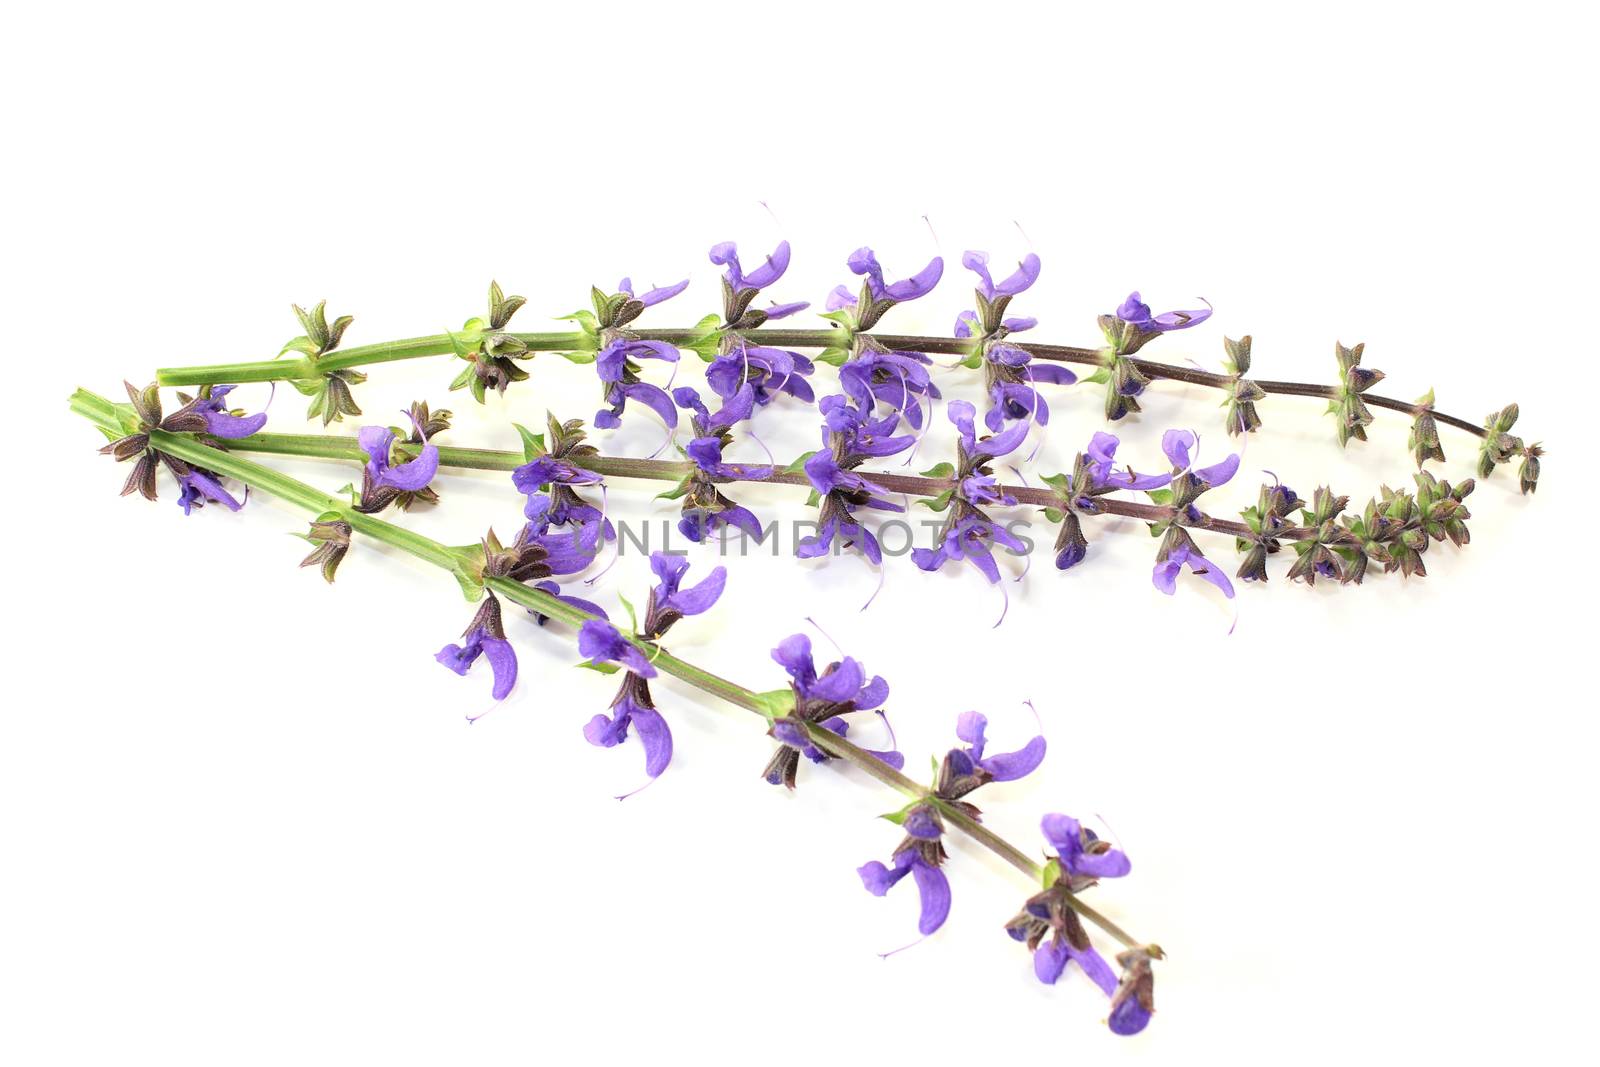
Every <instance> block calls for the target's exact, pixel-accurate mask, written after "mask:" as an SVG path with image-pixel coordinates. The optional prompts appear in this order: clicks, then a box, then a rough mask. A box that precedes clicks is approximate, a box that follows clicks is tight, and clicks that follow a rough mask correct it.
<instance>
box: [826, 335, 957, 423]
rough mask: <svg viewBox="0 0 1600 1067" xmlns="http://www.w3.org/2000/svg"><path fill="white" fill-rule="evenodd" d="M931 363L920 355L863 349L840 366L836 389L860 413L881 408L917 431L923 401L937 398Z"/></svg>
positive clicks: (937, 392) (937, 393)
mask: <svg viewBox="0 0 1600 1067" xmlns="http://www.w3.org/2000/svg"><path fill="white" fill-rule="evenodd" d="M932 363H933V360H931V359H929V358H928V357H927V356H925V355H923V354H922V353H921V352H901V351H896V352H890V351H886V350H882V349H876V348H867V349H863V350H862V351H861V352H859V353H857V354H856V355H854V356H852V357H851V358H850V359H849V360H847V361H846V362H845V363H844V364H843V365H842V366H840V368H839V388H841V389H842V390H844V394H845V395H846V396H848V397H849V398H850V399H851V400H852V401H853V402H854V403H855V405H856V406H857V407H858V408H860V409H861V410H862V411H863V412H872V411H874V410H875V409H876V406H877V405H878V404H883V405H884V406H885V407H887V408H889V409H891V410H893V411H897V412H899V413H900V414H901V415H902V416H903V417H904V418H905V420H906V425H908V426H910V427H911V428H912V429H913V430H920V429H921V428H922V422H923V413H922V405H923V403H924V401H927V402H930V403H931V402H932V401H934V400H938V399H939V397H940V393H939V387H938V386H936V385H934V384H933V378H932V376H931V375H929V373H928V367H929V366H930V365H931V364H932Z"/></svg>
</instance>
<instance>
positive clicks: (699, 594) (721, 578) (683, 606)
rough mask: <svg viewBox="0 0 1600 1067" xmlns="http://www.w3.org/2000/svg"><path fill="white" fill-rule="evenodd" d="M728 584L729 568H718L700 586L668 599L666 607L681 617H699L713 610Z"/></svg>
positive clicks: (681, 591)
mask: <svg viewBox="0 0 1600 1067" xmlns="http://www.w3.org/2000/svg"><path fill="white" fill-rule="evenodd" d="M727 584H728V568H726V567H716V568H714V569H713V570H712V571H711V573H710V574H708V575H706V577H705V579H704V580H702V581H701V582H700V583H699V584H697V585H692V586H690V587H689V588H688V589H683V590H680V591H678V592H676V593H673V594H672V595H671V596H669V597H667V599H666V606H667V607H670V608H673V609H674V610H676V611H677V612H678V614H680V615H699V614H701V613H703V612H706V611H709V610H711V606H712V605H713V604H715V603H716V602H717V600H718V598H720V597H721V596H722V590H723V588H724V587H725V586H726V585H727Z"/></svg>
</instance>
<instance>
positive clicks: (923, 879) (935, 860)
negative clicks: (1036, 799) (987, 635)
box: [856, 711, 1045, 936]
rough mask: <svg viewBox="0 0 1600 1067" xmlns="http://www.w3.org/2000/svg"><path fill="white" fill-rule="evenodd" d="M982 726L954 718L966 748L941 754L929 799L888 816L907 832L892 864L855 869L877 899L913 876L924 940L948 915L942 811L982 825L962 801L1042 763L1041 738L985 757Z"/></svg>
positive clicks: (977, 717)
mask: <svg viewBox="0 0 1600 1067" xmlns="http://www.w3.org/2000/svg"><path fill="white" fill-rule="evenodd" d="M987 726H988V719H986V718H985V717H984V716H983V715H981V714H979V713H978V712H976V711H969V712H965V713H964V714H962V715H961V717H960V718H958V719H957V720H956V736H957V737H959V738H960V739H961V740H962V741H965V742H967V747H965V748H952V749H950V750H949V751H948V752H946V753H945V757H944V759H943V760H942V761H941V762H940V764H939V770H938V773H937V775H936V776H935V779H934V785H933V790H932V792H931V794H930V796H929V799H927V800H920V801H916V802H914V803H912V804H911V805H909V806H908V807H907V808H905V810H903V811H901V812H900V813H899V814H898V815H896V816H891V817H890V818H891V820H892V821H894V822H895V823H897V824H898V825H899V826H900V828H901V829H902V830H904V831H905V834H906V836H905V838H904V839H903V840H901V842H900V844H899V845H897V846H896V847H895V850H894V852H893V853H892V854H891V856H890V862H891V863H892V864H893V866H892V867H889V866H885V865H884V864H882V863H880V862H878V861H877V860H873V861H871V862H870V863H866V864H864V865H862V866H861V867H859V868H857V870H856V873H857V874H858V875H860V876H861V884H862V885H863V886H864V887H865V888H866V890H867V892H869V893H871V894H872V895H873V896H878V897H881V896H883V895H884V894H885V893H887V892H888V891H889V890H890V889H891V888H893V887H894V886H895V884H896V883H898V882H899V881H900V880H901V879H902V878H904V877H905V876H906V875H907V874H910V875H912V876H913V877H914V878H915V879H916V882H917V889H918V891H919V892H920V894H921V897H922V914H921V918H920V919H919V921H918V923H917V930H918V932H920V933H921V934H922V935H923V936H927V935H928V934H931V933H933V932H934V931H935V930H937V929H939V927H940V926H941V925H943V923H944V920H945V917H946V916H947V915H949V913H950V883H949V882H948V881H947V880H946V878H945V876H944V872H943V871H941V870H940V869H939V868H940V867H941V866H942V865H943V864H944V862H945V860H946V859H947V858H948V857H947V856H946V854H945V850H944V844H943V836H944V815H943V814H942V812H943V811H945V810H949V811H955V812H960V813H961V814H962V815H964V816H966V817H968V818H970V819H972V820H973V821H975V822H981V821H982V819H983V812H982V811H980V810H979V809H978V808H977V806H976V805H974V804H973V803H972V802H971V801H969V800H967V799H966V798H967V797H968V796H970V795H971V794H972V793H973V792H974V791H976V790H977V789H980V788H981V787H983V786H984V785H986V784H988V783H989V782H1010V781H1015V780H1016V779H1018V778H1022V777H1024V776H1025V775H1028V774H1031V773H1032V772H1033V771H1034V770H1035V769H1037V768H1038V766H1039V764H1040V763H1041V762H1043V760H1044V753H1045V741H1044V738H1043V737H1035V738H1033V740H1031V741H1029V742H1028V744H1027V745H1025V746H1023V748H1021V749H1019V750H1018V751H1016V752H1007V753H1003V754H1000V755H994V756H987V757H986V756H985V755H984V749H985V740H984V731H985V729H986V728H987Z"/></svg>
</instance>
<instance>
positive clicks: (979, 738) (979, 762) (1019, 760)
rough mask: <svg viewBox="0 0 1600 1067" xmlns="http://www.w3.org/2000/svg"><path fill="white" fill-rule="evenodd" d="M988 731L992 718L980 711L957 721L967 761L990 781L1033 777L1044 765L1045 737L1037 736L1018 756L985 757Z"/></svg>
mask: <svg viewBox="0 0 1600 1067" xmlns="http://www.w3.org/2000/svg"><path fill="white" fill-rule="evenodd" d="M988 727H989V720H988V718H987V717H986V716H984V715H983V714H982V713H980V712H976V711H966V712H962V714H961V717H960V718H959V719H957V720H956V736H957V737H959V738H961V740H963V741H965V742H966V743H967V746H968V747H967V749H966V754H967V757H968V758H969V759H970V760H971V761H972V763H973V765H974V766H976V767H977V768H978V769H980V770H982V771H983V772H984V774H986V775H988V780H989V781H991V782H1014V781H1016V780H1017V779H1018V778H1022V777H1024V776H1026V775H1029V774H1032V773H1033V772H1034V771H1035V770H1037V769H1038V767H1039V764H1041V763H1043V762H1044V752H1045V741H1044V737H1043V736H1042V735H1037V736H1035V737H1034V738H1033V739H1032V740H1030V741H1029V742H1028V743H1027V744H1026V745H1024V746H1022V747H1021V748H1020V749H1018V750H1017V751H1015V752H1002V753H999V754H997V755H991V756H985V755H984V750H985V748H986V742H985V739H984V733H985V731H986V730H987V729H988Z"/></svg>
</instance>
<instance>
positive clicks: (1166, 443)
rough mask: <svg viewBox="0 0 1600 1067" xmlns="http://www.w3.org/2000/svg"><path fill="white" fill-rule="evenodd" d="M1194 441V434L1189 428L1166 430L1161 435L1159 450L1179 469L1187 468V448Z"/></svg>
mask: <svg viewBox="0 0 1600 1067" xmlns="http://www.w3.org/2000/svg"><path fill="white" fill-rule="evenodd" d="M1194 443H1195V436H1194V433H1193V432H1192V431H1190V430H1168V431H1167V432H1166V433H1164V434H1162V435H1161V451H1163V452H1165V453H1166V455H1167V458H1168V459H1169V460H1171V461H1172V465H1173V466H1174V467H1176V468H1178V469H1179V470H1188V469H1189V449H1191V448H1193V447H1194Z"/></svg>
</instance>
